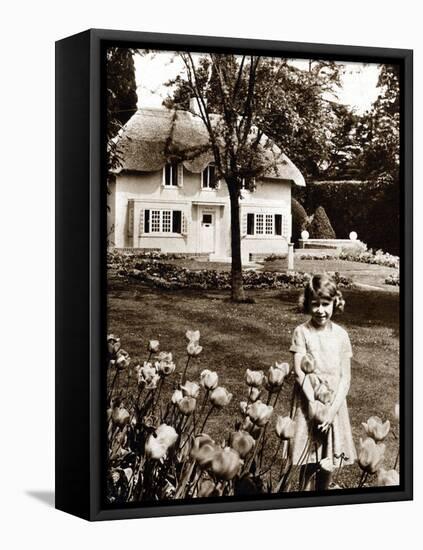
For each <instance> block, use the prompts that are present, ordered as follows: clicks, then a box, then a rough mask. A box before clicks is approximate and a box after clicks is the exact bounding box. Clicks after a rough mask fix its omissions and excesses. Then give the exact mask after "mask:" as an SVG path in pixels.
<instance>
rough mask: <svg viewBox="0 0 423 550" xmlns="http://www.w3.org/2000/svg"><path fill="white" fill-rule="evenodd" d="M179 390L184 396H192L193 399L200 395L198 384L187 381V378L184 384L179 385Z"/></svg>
mask: <svg viewBox="0 0 423 550" xmlns="http://www.w3.org/2000/svg"><path fill="white" fill-rule="evenodd" d="M181 390H182V393H183V395H184V397H194V398H195V399H197V397H198V396H199V395H200V386H199V385H198V384H197V382H189V381H188V380H187V381H186V382H185V384H184V385H183V386H181Z"/></svg>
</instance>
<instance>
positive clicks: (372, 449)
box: [358, 437, 386, 474]
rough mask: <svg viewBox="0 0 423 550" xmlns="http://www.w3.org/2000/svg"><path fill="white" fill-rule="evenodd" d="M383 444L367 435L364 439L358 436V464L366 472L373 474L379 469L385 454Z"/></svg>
mask: <svg viewBox="0 0 423 550" xmlns="http://www.w3.org/2000/svg"><path fill="white" fill-rule="evenodd" d="M385 448H386V447H385V445H384V444H383V443H379V444H376V443H375V441H374V439H372V438H370V437H367V438H366V439H365V440H364V441H363V440H362V439H361V437H360V450H359V453H358V465H359V466H360V468H361V469H362V470H363V471H364V472H367V473H368V474H374V473H376V472H377V470H378V469H379V467H380V465H381V464H382V462H383V459H384V455H385Z"/></svg>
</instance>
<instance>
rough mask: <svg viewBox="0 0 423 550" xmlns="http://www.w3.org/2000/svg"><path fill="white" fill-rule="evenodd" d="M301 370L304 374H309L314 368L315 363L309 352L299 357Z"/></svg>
mask: <svg viewBox="0 0 423 550" xmlns="http://www.w3.org/2000/svg"><path fill="white" fill-rule="evenodd" d="M301 370H302V371H303V373H304V374H311V373H313V372H314V371H315V370H316V363H315V361H314V357H313V356H312V355H310V354H309V353H306V354H305V355H304V357H303V358H302V359H301Z"/></svg>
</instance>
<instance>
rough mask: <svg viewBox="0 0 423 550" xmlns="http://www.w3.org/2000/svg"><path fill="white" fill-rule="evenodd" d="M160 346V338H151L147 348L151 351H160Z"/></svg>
mask: <svg viewBox="0 0 423 550" xmlns="http://www.w3.org/2000/svg"><path fill="white" fill-rule="evenodd" d="M159 348H160V343H159V341H158V340H150V341H149V342H148V346H147V349H148V351H149V352H150V353H158V351H159Z"/></svg>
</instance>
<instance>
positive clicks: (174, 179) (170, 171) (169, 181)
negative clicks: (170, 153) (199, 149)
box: [163, 162, 183, 188]
mask: <svg viewBox="0 0 423 550" xmlns="http://www.w3.org/2000/svg"><path fill="white" fill-rule="evenodd" d="M182 170H183V165H182V164H178V163H177V162H169V163H168V164H166V165H165V166H164V167H163V187H172V188H173V187H182Z"/></svg>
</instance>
